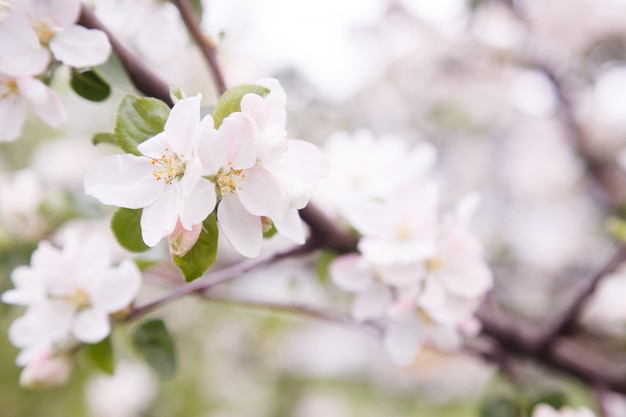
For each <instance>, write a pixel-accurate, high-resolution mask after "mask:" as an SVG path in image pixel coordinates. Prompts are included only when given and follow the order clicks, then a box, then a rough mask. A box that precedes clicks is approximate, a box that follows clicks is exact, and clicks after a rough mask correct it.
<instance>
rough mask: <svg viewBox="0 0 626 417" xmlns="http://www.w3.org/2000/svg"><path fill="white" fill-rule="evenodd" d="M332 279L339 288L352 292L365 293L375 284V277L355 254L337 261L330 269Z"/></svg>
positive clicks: (344, 256)
mask: <svg viewBox="0 0 626 417" xmlns="http://www.w3.org/2000/svg"><path fill="white" fill-rule="evenodd" d="M329 273H330V277H331V279H332V280H333V282H334V283H335V285H337V286H338V287H339V288H341V289H342V290H344V291H350V292H355V293H359V292H363V291H365V290H366V289H368V288H370V287H371V286H372V285H373V284H374V279H375V278H374V275H372V273H371V272H370V270H369V269H368V268H367V267H366V265H365V264H364V262H363V260H362V258H361V256H360V255H357V254H355V253H353V254H348V255H343V256H340V257H339V258H337V259H335V260H334V261H333V262H332V263H331V264H330V268H329Z"/></svg>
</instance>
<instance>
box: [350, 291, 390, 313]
mask: <svg viewBox="0 0 626 417" xmlns="http://www.w3.org/2000/svg"><path fill="white" fill-rule="evenodd" d="M391 301H392V296H391V291H390V290H389V287H387V286H385V285H383V284H379V283H375V284H373V285H370V286H369V287H368V288H367V289H366V290H365V291H363V292H361V293H359V294H358V295H357V296H356V297H355V298H354V302H353V304H352V316H353V317H354V318H355V319H357V320H361V321H364V320H370V319H377V318H380V317H383V316H384V315H385V314H386V313H387V311H388V309H389V306H390V304H391Z"/></svg>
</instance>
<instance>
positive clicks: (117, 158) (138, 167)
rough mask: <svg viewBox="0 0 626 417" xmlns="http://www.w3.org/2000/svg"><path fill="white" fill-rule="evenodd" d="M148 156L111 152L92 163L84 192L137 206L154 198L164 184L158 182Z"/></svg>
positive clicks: (111, 203)
mask: <svg viewBox="0 0 626 417" xmlns="http://www.w3.org/2000/svg"><path fill="white" fill-rule="evenodd" d="M153 172H154V166H153V165H152V164H151V161H150V159H148V158H145V157H139V156H135V155H130V154H124V155H110V156H106V157H104V158H101V159H99V160H97V161H96V162H94V164H93V165H92V166H91V167H90V168H89V170H88V171H87V174H86V175H85V192H86V193H87V194H89V195H91V196H94V197H95V198H97V199H98V200H100V202H102V203H104V204H110V205H115V206H119V207H126V208H131V209H138V208H143V207H146V206H148V205H150V204H152V203H154V202H155V201H156V199H157V198H158V197H159V196H160V195H161V194H162V193H163V192H164V190H165V188H166V186H167V184H165V183H164V182H163V181H157V180H156V179H155V178H154V176H153V175H152V173H153Z"/></svg>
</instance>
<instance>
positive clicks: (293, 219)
mask: <svg viewBox="0 0 626 417" xmlns="http://www.w3.org/2000/svg"><path fill="white" fill-rule="evenodd" d="M272 222H273V223H274V227H275V228H276V230H278V233H280V234H281V235H283V236H285V237H286V238H288V239H290V240H291V241H293V242H294V243H298V244H300V245H302V244H304V242H305V238H306V236H305V235H304V226H303V224H302V219H301V218H300V214H299V213H298V210H296V209H295V208H293V209H287V210H285V212H284V213H283V215H282V217H280V218H273V219H272Z"/></svg>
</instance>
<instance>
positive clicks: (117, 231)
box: [111, 208, 150, 252]
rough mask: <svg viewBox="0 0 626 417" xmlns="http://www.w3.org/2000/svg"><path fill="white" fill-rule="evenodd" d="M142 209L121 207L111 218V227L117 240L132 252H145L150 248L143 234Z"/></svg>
mask: <svg viewBox="0 0 626 417" xmlns="http://www.w3.org/2000/svg"><path fill="white" fill-rule="evenodd" d="M142 212H143V210H142V209H127V208H120V209H118V210H117V211H116V212H115V214H113V218H112V219H111V229H113V234H114V235H115V237H116V238H117V241H118V242H119V243H120V245H122V246H123V247H124V248H126V249H128V250H129V251H132V252H144V251H147V250H148V249H150V247H149V246H148V245H146V244H145V243H144V242H143V238H142V236H141V225H140V223H139V222H140V220H141V213H142Z"/></svg>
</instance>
